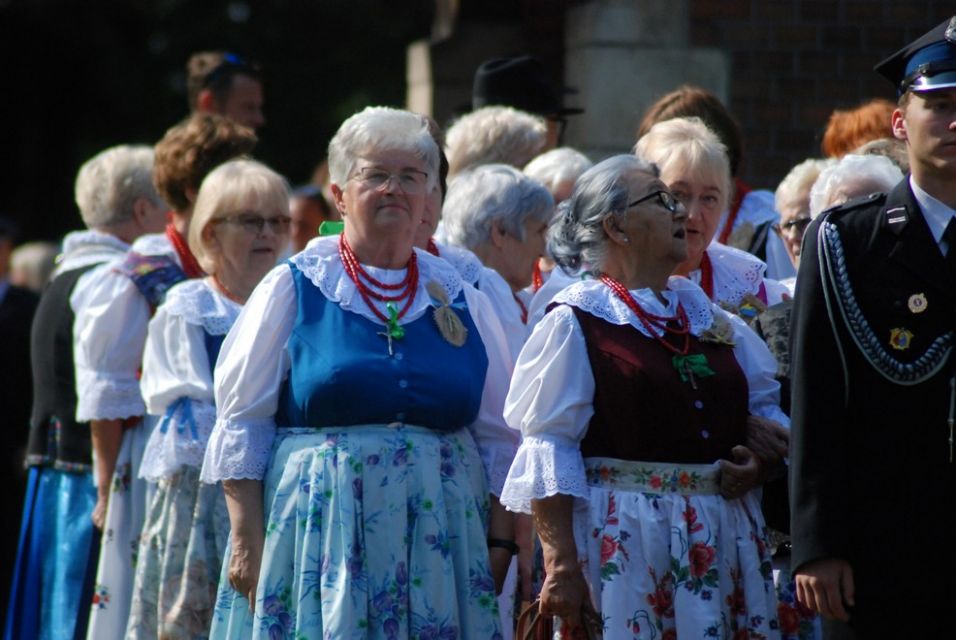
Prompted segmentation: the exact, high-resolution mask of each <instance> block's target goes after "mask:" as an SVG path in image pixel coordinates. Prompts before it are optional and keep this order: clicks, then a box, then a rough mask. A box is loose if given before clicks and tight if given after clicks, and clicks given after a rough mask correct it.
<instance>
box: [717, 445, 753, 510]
mask: <svg viewBox="0 0 956 640" xmlns="http://www.w3.org/2000/svg"><path fill="white" fill-rule="evenodd" d="M731 453H732V454H733V455H734V461H733V462H730V461H729V460H721V461H720V495H722V496H724V497H725V498H727V499H728V500H733V499H735V498H741V497H743V496H744V495H746V493H747V492H748V491H750V490H751V489H753V488H754V487H756V486H757V485H759V484H760V473H761V471H760V461H759V460H758V459H757V456H755V455H754V453H753V451H751V450H750V449H748V448H747V447H745V446H743V445H737V446H736V447H734V448H733V449H731Z"/></svg>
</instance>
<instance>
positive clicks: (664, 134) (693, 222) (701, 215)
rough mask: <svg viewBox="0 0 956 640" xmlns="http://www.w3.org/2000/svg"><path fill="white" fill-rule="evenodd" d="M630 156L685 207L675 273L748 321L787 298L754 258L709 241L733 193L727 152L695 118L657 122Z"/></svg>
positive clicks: (715, 137) (783, 291) (779, 286)
mask: <svg viewBox="0 0 956 640" xmlns="http://www.w3.org/2000/svg"><path fill="white" fill-rule="evenodd" d="M634 152H635V154H636V155H637V156H638V157H639V158H641V159H643V160H644V161H646V162H650V163H653V164H655V165H657V166H658V167H659V168H660V172H661V180H663V181H664V184H666V185H667V186H668V188H669V189H670V190H671V192H672V193H673V194H674V197H676V198H677V199H678V200H679V201H680V202H681V203H682V204H683V205H684V207H685V208H686V209H687V259H686V260H683V261H682V262H681V263H680V264H679V265H678V266H677V269H676V270H675V272H674V273H675V274H676V275H682V276H685V277H687V278H690V279H691V280H693V281H694V283H695V284H698V285H700V288H701V289H703V290H704V292H705V293H707V296H708V297H709V298H710V299H711V300H712V301H713V302H716V303H717V304H719V305H721V306H722V307H724V308H725V309H728V310H731V311H733V312H734V313H737V314H739V315H741V316H743V317H744V318H746V319H748V320H749V319H750V318H752V317H753V316H755V315H756V314H757V313H758V312H759V311H760V310H762V309H763V308H765V307H767V306H769V305H773V304H776V303H778V302H780V301H781V300H782V299H783V296H784V295H785V294H786V295H789V292H788V291H787V288H786V287H785V286H783V285H781V284H780V283H779V282H777V281H776V280H771V279H769V278H766V277H765V274H766V271H767V265H766V264H764V262H763V261H762V260H760V259H759V258H757V257H755V256H753V255H751V254H749V253H747V252H745V251H741V250H739V249H735V248H733V247H730V246H727V245H724V244H720V243H719V242H716V241H714V236H715V235H716V233H717V226H718V224H719V223H720V219H721V215H722V212H723V211H724V210H725V209H726V208H727V203H728V202H729V201H730V197H731V195H732V190H733V179H732V178H731V175H730V161H729V160H728V157H727V151H726V148H725V147H724V145H723V144H722V143H721V142H720V139H719V138H718V137H717V134H715V133H714V132H713V131H711V130H710V129H708V128H707V125H705V124H704V122H703V121H702V120H700V119H699V118H674V119H673V120H665V121H663V122H658V123H657V124H655V125H654V126H653V127H651V129H650V131H648V132H647V133H646V134H644V135H643V136H641V138H640V139H639V140H638V141H637V145H636V146H635V147H634Z"/></svg>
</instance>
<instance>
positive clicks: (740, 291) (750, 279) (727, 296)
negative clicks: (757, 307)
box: [689, 242, 767, 307]
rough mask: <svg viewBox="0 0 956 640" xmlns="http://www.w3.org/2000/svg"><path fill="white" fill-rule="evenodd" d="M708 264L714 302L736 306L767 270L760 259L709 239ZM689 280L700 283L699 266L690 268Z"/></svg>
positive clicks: (755, 292) (756, 288)
mask: <svg viewBox="0 0 956 640" xmlns="http://www.w3.org/2000/svg"><path fill="white" fill-rule="evenodd" d="M707 255H708V256H710V264H711V266H712V267H713V269H714V302H715V303H717V304H721V303H725V304H729V305H733V306H735V307H736V306H739V305H740V301H741V300H743V298H744V296H746V295H747V294H748V293H751V294H754V295H757V292H758V291H760V285H761V283H762V282H763V279H764V273H765V272H766V271H767V265H766V264H765V263H764V262H763V260H761V259H760V258H758V257H756V256H753V255H751V254H749V253H747V252H746V251H741V250H740V249H735V248H733V247H728V246H727V245H724V244H720V243H719V242H711V243H710V246H709V247H707ZM689 277H690V279H691V280H692V281H693V282H694V283H695V284H700V269H696V270H694V271H691V272H690V274H689Z"/></svg>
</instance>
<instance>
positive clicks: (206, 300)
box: [163, 278, 242, 336]
mask: <svg viewBox="0 0 956 640" xmlns="http://www.w3.org/2000/svg"><path fill="white" fill-rule="evenodd" d="M163 306H164V308H165V309H166V312H167V313H168V314H169V315H171V316H180V317H182V319H183V320H185V321H186V323H187V324H191V325H194V326H201V327H202V328H203V329H205V331H206V333H208V334H209V335H213V336H224V335H226V334H227V333H228V332H229V329H231V328H232V325H233V324H235V322H236V318H238V317H239V313H240V312H241V311H242V306H241V305H239V304H237V303H235V302H233V301H232V300H230V299H229V298H227V297H225V296H224V295H222V294H221V293H220V292H219V291H217V290H216V289H214V288H213V286H212V284H211V282H210V279H209V278H203V279H201V280H186V281H185V282H182V283H180V284H178V285H176V286H175V287H173V288H172V289H170V290H169V293H168V294H167V295H166V302H165V303H164V305H163Z"/></svg>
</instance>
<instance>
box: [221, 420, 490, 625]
mask: <svg viewBox="0 0 956 640" xmlns="http://www.w3.org/2000/svg"><path fill="white" fill-rule="evenodd" d="M487 514H488V490H487V484H486V482H485V476H484V470H483V468H482V464H481V460H480V459H479V457H478V453H477V449H476V447H475V444H474V441H473V440H472V437H471V434H470V433H469V432H468V431H467V430H465V429H462V430H459V431H457V432H454V433H439V432H435V431H431V430H429V429H424V428H421V427H413V426H407V425H406V426H402V427H398V428H391V427H386V426H357V427H349V428H326V429H299V428H296V429H280V430H279V432H278V434H277V436H276V441H275V444H274V445H273V451H272V458H271V460H270V465H269V469H268V471H267V472H266V478H265V519H266V522H265V525H266V530H265V547H264V549H263V554H262V566H261V570H260V573H259V583H258V590H257V592H256V602H255V615H254V616H253V615H251V614H250V613H249V603H248V602H247V601H246V599H245V598H244V597H243V596H241V595H240V594H238V593H237V592H236V591H235V590H233V589H232V588H231V587H230V586H229V583H228V580H227V579H226V573H227V566H224V567H223V574H222V578H221V579H220V583H219V596H218V600H217V603H216V611H215V613H214V617H213V626H212V633H211V637H213V638H249V637H251V638H270V639H272V638H317V639H319V638H323V639H324V638H330V639H331V638H334V639H335V640H347V639H356V640H357V639H363V640H364V639H365V638H369V639H379V638H380V639H383V640H385V639H388V640H391V639H400V638H401V639H404V638H436V639H442V640H454V639H456V638H459V639H462V640H468V639H475V640H478V639H480V640H496V639H499V640H500V637H501V632H500V627H499V624H500V622H499V617H498V606H497V602H496V599H495V587H494V581H493V580H492V577H491V572H490V568H489V564H488V549H487V542H486V535H487V533H486V531H487V526H486V524H487ZM224 564H225V565H228V562H224Z"/></svg>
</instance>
